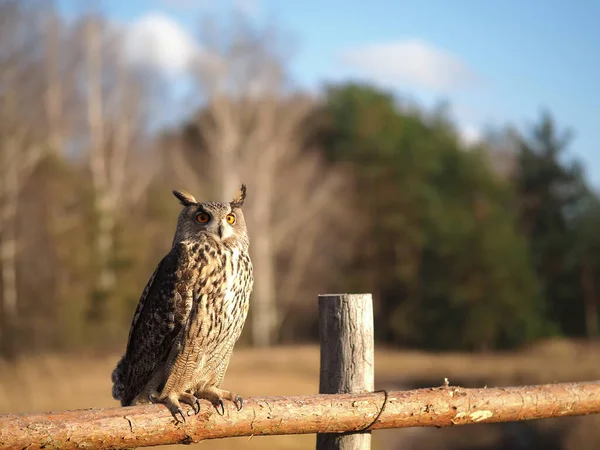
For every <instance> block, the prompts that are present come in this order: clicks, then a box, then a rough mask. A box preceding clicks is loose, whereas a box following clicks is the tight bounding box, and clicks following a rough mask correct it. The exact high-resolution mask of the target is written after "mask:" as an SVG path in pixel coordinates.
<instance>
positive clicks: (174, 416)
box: [171, 408, 186, 423]
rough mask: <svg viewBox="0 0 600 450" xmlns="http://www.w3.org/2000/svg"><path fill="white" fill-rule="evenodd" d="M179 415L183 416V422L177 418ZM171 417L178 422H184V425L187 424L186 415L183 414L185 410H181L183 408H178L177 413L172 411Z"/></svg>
mask: <svg viewBox="0 0 600 450" xmlns="http://www.w3.org/2000/svg"><path fill="white" fill-rule="evenodd" d="M177 414H179V415H180V416H181V419H182V420H179V418H178V417H177ZM171 415H172V416H173V418H174V419H175V420H176V421H177V422H183V423H185V422H186V420H185V415H184V414H183V409H181V408H177V409H176V410H175V411H171Z"/></svg>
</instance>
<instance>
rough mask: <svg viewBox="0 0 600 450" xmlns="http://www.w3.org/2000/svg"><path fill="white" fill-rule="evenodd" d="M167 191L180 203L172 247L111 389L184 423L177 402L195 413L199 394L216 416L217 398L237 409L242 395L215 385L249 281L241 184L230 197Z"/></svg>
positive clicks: (144, 299) (142, 304)
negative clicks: (204, 198)
mask: <svg viewBox="0 0 600 450" xmlns="http://www.w3.org/2000/svg"><path fill="white" fill-rule="evenodd" d="M173 194H174V195H175V197H177V198H178V199H179V201H180V203H181V204H182V205H183V209H182V211H181V213H180V214H179V218H178V221H177V228H176V231H175V237H174V239H173V245H172V247H171V251H170V252H169V253H168V254H167V255H166V256H165V257H164V258H163V259H162V261H161V262H160V263H159V264H158V267H157V268H156V269H155V270H154V273H153V274H152V276H151V277H150V280H149V281H148V283H147V285H146V287H145V289H144V291H143V293H142V296H141V298H140V301H139V304H138V306H137V309H136V311H135V314H134V316H133V322H132V324H131V329H130V331H129V338H128V341H127V349H126V351H125V355H124V356H123V357H122V358H121V360H120V361H119V363H118V364H117V367H116V368H115V369H114V371H113V373H112V382H113V388H112V394H113V397H114V398H115V399H116V400H120V401H121V405H122V406H129V405H134V404H137V403H148V402H152V403H163V404H165V405H166V406H167V408H169V411H170V412H171V414H172V415H173V417H175V419H177V420H179V418H181V420H183V421H184V422H185V415H184V414H183V411H182V409H181V403H186V404H188V405H190V406H191V407H192V408H193V410H194V412H195V413H196V414H197V413H198V412H199V411H200V402H199V400H198V399H200V398H203V399H206V400H209V401H210V402H211V403H212V404H213V405H214V407H215V408H216V409H217V412H219V413H220V414H224V412H225V408H224V404H223V399H226V400H231V401H233V402H234V403H235V406H236V408H237V409H238V411H239V410H240V409H241V407H242V403H243V401H242V398H241V397H240V396H239V395H238V394H236V393H233V392H229V391H225V390H222V389H221V383H222V381H223V377H224V375H225V371H226V370H227V366H228V364H229V359H230V357H231V352H232V350H233V346H234V344H235V343H236V341H237V340H238V338H239V337H240V334H241V332H242V328H243V326H244V322H245V321H246V316H247V314H248V300H249V297H250V292H251V291H252V285H253V281H254V279H253V275H252V263H251V261H250V256H249V254H248V246H249V239H248V234H247V231H246V223H245V220H244V214H243V212H242V205H243V204H244V199H245V198H246V186H245V185H243V184H242V186H241V188H240V191H239V192H238V193H237V195H236V196H235V198H234V199H233V201H231V202H229V203H220V202H203V203H199V202H197V201H196V199H195V198H194V197H193V196H192V195H191V194H188V193H186V192H180V191H173ZM219 408H220V410H219ZM178 416H179V417H178Z"/></svg>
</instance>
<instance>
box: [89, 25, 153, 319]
mask: <svg viewBox="0 0 600 450" xmlns="http://www.w3.org/2000/svg"><path fill="white" fill-rule="evenodd" d="M84 29H85V30H84V33H85V37H84V42H85V67H86V70H85V74H86V94H87V115H86V117H87V129H88V133H89V134H88V136H89V153H88V162H89V170H90V174H91V180H92V184H93V189H94V208H95V212H96V214H97V224H96V225H97V227H96V233H95V241H94V247H95V258H96V263H97V279H96V287H95V292H94V294H93V297H92V305H91V309H90V317H91V318H93V319H97V320H99V321H102V320H103V319H104V318H105V315H106V313H107V307H108V299H109V297H110V296H111V294H112V293H113V291H114V289H115V284H116V277H115V272H114V269H113V267H112V263H111V258H112V256H113V253H114V245H115V244H114V237H115V229H116V225H117V220H118V215H119V213H120V210H121V209H122V207H123V206H124V205H125V204H126V202H127V200H132V199H133V198H135V197H136V196H138V195H139V194H141V193H142V192H143V191H144V187H145V186H146V185H147V183H148V182H149V179H150V175H151V173H150V171H149V170H147V169H148V168H144V169H146V170H138V171H136V172H138V173H137V174H134V173H133V171H129V169H131V167H132V166H131V161H130V158H131V155H132V153H133V150H134V148H135V146H136V145H138V144H139V140H140V138H141V134H142V133H143V120H144V114H143V112H142V108H143V92H142V89H141V87H140V84H139V83H134V77H133V73H132V71H131V69H130V68H129V67H128V66H127V65H126V63H125V61H124V55H123V53H122V52H121V51H120V50H119V45H118V43H119V39H120V38H121V37H120V36H118V35H114V34H111V33H110V32H109V31H108V30H107V27H106V26H105V25H104V23H103V22H102V21H101V20H100V18H99V17H88V18H87V19H85V26H84ZM132 181H134V182H135V186H132V185H131V182H132Z"/></svg>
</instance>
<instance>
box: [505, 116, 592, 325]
mask: <svg viewBox="0 0 600 450" xmlns="http://www.w3.org/2000/svg"><path fill="white" fill-rule="evenodd" d="M569 141H570V134H569V133H568V132H563V133H559V132H558V131H557V127H556V125H555V123H554V120H553V119H552V117H551V116H550V114H549V113H547V112H545V113H543V114H542V116H541V118H540V121H539V122H538V123H536V124H534V125H533V126H532V127H531V130H530V133H529V136H527V137H519V138H518V144H519V168H520V170H519V172H518V175H517V179H516V182H517V190H518V195H519V199H520V215H521V223H522V226H523V230H524V232H525V233H526V235H527V237H528V240H529V244H530V250H531V254H532V257H533V264H534V267H535V270H536V272H537V274H538V277H539V279H540V280H541V281H542V291H543V296H544V298H545V300H546V302H547V304H548V310H549V313H550V318H551V320H552V321H553V322H554V323H555V324H556V325H557V327H558V328H559V329H560V331H561V332H562V333H563V334H566V335H571V336H573V335H575V336H580V335H583V334H585V327H584V322H585V312H584V301H583V298H582V296H583V292H582V286H581V282H580V281H581V270H582V266H581V258H582V256H584V255H587V254H589V255H590V258H591V257H592V256H591V255H597V253H596V251H595V250H596V249H597V241H598V238H597V237H595V236H594V235H593V234H594V233H593V232H592V227H593V226H595V225H597V224H598V222H597V212H596V205H597V203H598V199H597V197H596V196H595V195H594V194H593V193H592V192H591V191H590V189H589V188H588V187H587V185H586V181H585V179H584V176H583V171H582V169H581V167H580V165H579V164H578V163H577V162H574V161H569V160H567V158H566V151H567V147H568V144H569ZM596 258H597V257H596V256H594V259H596ZM590 262H591V261H590ZM594 264H595V266H596V267H598V265H597V263H596V262H595V263H594ZM594 301H595V299H594ZM594 320H596V319H595V318H594Z"/></svg>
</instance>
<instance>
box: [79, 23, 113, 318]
mask: <svg viewBox="0 0 600 450" xmlns="http://www.w3.org/2000/svg"><path fill="white" fill-rule="evenodd" d="M99 26H100V25H99V24H98V23H97V22H96V21H95V20H94V19H90V20H89V21H88V23H87V29H86V40H87V42H86V59H87V76H88V103H87V105H88V109H87V118H88V126H89V132H90V140H91V148H90V159H89V161H90V171H91V174H92V183H93V186H94V209H95V212H96V214H97V215H98V218H97V220H98V222H97V229H96V235H95V245H94V247H95V250H96V255H95V257H96V267H97V279H96V287H95V292H94V293H93V296H92V304H91V309H90V311H89V316H90V319H92V320H95V321H102V320H103V319H104V317H105V314H106V313H107V311H106V308H107V305H106V303H107V301H108V297H109V295H110V293H111V292H112V290H113V288H114V285H115V279H116V277H115V274H114V272H113V270H112V268H111V266H110V256H111V254H112V250H113V232H114V225H115V218H114V213H115V207H114V206H115V205H114V199H113V198H112V196H111V195H110V191H109V180H108V173H107V164H106V163H107V162H106V149H105V146H106V141H105V135H104V112H103V100H102V47H101V39H100V30H99Z"/></svg>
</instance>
